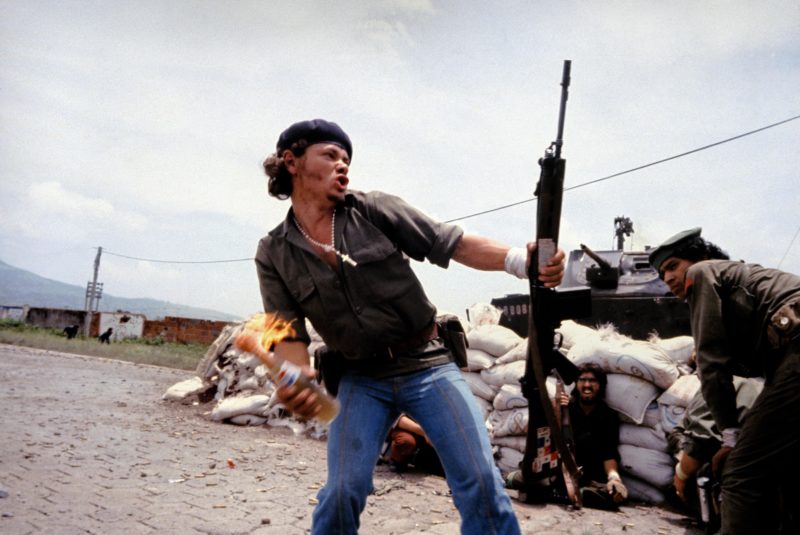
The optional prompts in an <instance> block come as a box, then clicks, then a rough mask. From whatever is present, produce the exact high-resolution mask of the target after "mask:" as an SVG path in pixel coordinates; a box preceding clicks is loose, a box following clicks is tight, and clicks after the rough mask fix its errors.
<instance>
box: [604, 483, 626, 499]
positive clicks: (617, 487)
mask: <svg viewBox="0 0 800 535" xmlns="http://www.w3.org/2000/svg"><path fill="white" fill-rule="evenodd" d="M606 490H607V491H608V493H609V494H610V495H611V498H612V499H613V500H614V503H622V502H624V501H625V500H626V499H627V498H628V489H626V488H625V485H623V483H622V480H621V479H619V477H615V478H610V479H609V480H608V483H606Z"/></svg>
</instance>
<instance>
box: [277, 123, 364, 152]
mask: <svg viewBox="0 0 800 535" xmlns="http://www.w3.org/2000/svg"><path fill="white" fill-rule="evenodd" d="M301 139H305V140H306V141H307V142H308V144H309V145H314V144H317V143H334V144H336V145H339V146H340V147H342V148H343V149H344V150H345V151H346V152H347V156H348V157H349V158H350V159H352V158H353V145H352V144H351V143H350V138H349V137H347V134H345V132H344V130H342V129H341V127H340V126H339V125H338V124H336V123H332V122H330V121H326V120H325V119H312V120H310V121H300V122H299V123H294V124H293V125H292V126H290V127H289V128H287V129H286V130H284V131H283V132H282V133H281V136H280V137H279V138H278V146H277V150H278V155H280V154H281V153H282V152H283V151H285V150H286V149H289V148H291V146H292V143H295V142H297V141H299V140H301Z"/></svg>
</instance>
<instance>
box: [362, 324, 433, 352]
mask: <svg viewBox="0 0 800 535" xmlns="http://www.w3.org/2000/svg"><path fill="white" fill-rule="evenodd" d="M438 336H439V329H438V328H437V326H436V322H435V321H432V322H431V323H430V325H428V326H426V327H425V328H423V329H422V330H421V331H419V332H418V333H417V334H415V335H413V336H411V337H409V338H407V339H405V340H402V341H400V342H398V343H396V344H392V345H390V346H386V347H385V348H382V349H379V350H377V351H375V356H376V357H378V358H383V359H388V360H394V359H396V358H398V357H404V356H406V355H408V354H409V353H411V352H413V351H414V350H415V349H417V348H421V347H422V346H424V345H425V344H427V343H428V342H430V341H431V340H434V339H436V338H437V337H438Z"/></svg>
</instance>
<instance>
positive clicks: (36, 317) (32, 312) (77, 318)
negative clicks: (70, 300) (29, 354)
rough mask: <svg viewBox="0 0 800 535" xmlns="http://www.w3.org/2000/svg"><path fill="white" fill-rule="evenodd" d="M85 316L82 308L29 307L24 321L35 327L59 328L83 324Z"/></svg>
mask: <svg viewBox="0 0 800 535" xmlns="http://www.w3.org/2000/svg"><path fill="white" fill-rule="evenodd" d="M85 317H86V312H85V311H83V310H69V309H66V308H40V307H29V308H28V312H27V313H26V314H25V318H24V321H25V323H27V324H28V325H34V326H36V327H44V328H48V329H59V330H61V329H63V328H64V327H66V326H68V325H80V326H83V318H85Z"/></svg>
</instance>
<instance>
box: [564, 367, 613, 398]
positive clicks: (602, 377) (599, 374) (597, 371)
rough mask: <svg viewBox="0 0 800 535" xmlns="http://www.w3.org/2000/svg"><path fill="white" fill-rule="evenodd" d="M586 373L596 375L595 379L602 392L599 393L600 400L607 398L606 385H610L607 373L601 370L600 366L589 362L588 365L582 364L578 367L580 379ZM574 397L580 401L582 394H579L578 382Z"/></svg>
mask: <svg viewBox="0 0 800 535" xmlns="http://www.w3.org/2000/svg"><path fill="white" fill-rule="evenodd" d="M584 373H591V374H592V375H594V378H595V379H597V384H598V385H599V386H600V390H598V392H597V398H598V399H605V397H606V385H607V384H608V378H607V377H606V372H605V371H604V370H603V368H601V367H600V366H599V365H598V364H595V363H594V362H587V363H586V364H581V365H580V366H578V377H580V376H581V375H583V374H584ZM572 397H573V398H575V399H578V398H579V397H580V393H579V392H578V385H577V382H576V383H575V388H573V389H572Z"/></svg>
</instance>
